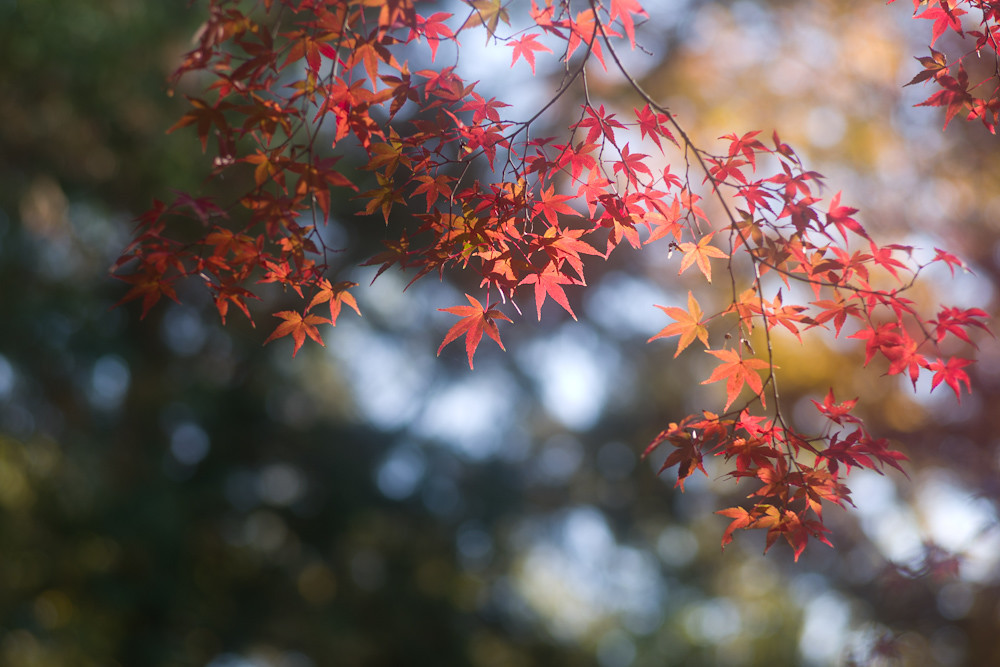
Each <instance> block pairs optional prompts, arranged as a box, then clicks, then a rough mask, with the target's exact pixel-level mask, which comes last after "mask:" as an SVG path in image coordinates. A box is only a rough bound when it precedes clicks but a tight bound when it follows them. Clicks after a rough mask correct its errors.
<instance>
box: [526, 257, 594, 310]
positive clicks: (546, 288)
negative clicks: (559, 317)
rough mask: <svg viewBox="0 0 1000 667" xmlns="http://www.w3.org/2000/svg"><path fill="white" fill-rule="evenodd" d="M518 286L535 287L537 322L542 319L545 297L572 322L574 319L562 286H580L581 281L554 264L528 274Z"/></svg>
mask: <svg viewBox="0 0 1000 667" xmlns="http://www.w3.org/2000/svg"><path fill="white" fill-rule="evenodd" d="M519 284H521V285H532V284H533V285H534V286H535V306H536V309H537V311H538V319H539V320H540V319H542V304H543V303H545V297H546V296H551V297H552V298H553V299H554V300H555V302H556V303H558V304H559V305H560V306H562V307H563V308H564V309H565V310H566V312H567V313H569V314H570V315H571V316H572V317H573V319H574V320H575V319H576V313H574V312H573V309H572V308H570V306H569V299H567V298H566V292H564V291H563V288H562V285H582V284H583V281H581V280H577V279H576V278H573V277H572V276H568V275H566V274H565V273H563V272H561V271H560V270H559V267H558V266H557V265H556V263H555V262H549V263H548V264H546V265H545V268H544V269H543V270H541V271H538V272H535V273H529V274H528V275H526V276H525V277H524V279H523V280H522V281H521V282H520V283H519Z"/></svg>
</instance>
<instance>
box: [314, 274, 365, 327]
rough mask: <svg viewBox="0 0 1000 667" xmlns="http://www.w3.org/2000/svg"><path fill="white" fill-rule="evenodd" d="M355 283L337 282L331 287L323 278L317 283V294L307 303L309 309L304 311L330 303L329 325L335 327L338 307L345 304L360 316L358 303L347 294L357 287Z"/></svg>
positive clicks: (338, 313)
mask: <svg viewBox="0 0 1000 667" xmlns="http://www.w3.org/2000/svg"><path fill="white" fill-rule="evenodd" d="M357 285H358V284H357V283H352V282H350V281H346V280H345V281H343V282H339V283H337V284H336V285H331V284H330V281H329V280H327V279H326V278H323V279H322V280H320V281H319V288H320V289H319V292H317V293H316V296H314V297H313V298H312V301H310V302H309V307H308V308H306V310H312V308H313V306H316V305H318V304H321V303H325V302H327V301H329V302H330V324H332V325H334V326H337V317H338V316H339V315H340V307H341V306H342V305H344V304H345V303H346V304H347V305H348V306H350V307H351V308H353V309H354V312H356V313H357V314H358V315H360V314H361V309H360V308H358V302H357V301H355V299H354V295H353V294H351V293H350V292H348V291H347V290H349V289H350V288H352V287H357Z"/></svg>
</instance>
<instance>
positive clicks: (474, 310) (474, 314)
mask: <svg viewBox="0 0 1000 667" xmlns="http://www.w3.org/2000/svg"><path fill="white" fill-rule="evenodd" d="M465 298H466V299H468V300H469V303H470V304H472V305H471V306H454V307H452V308H438V310H440V311H442V312H445V313H451V314H452V315H458V316H459V317H461V318H462V319H460V320H459V321H458V322H456V323H455V325H454V326H453V327H452V328H451V329H449V330H448V333H447V334H445V337H444V340H443V341H442V342H441V346H440V347H439V348H438V351H437V353H438V356H440V355H441V350H443V349H444V346H445V345H447V344H448V343H450V342H452V341H453V340H455V339H456V338H458V337H459V336H461V335H462V334H465V351H466V353H467V354H468V355H469V368H473V366H472V357H473V356H474V355H475V354H476V348H477V347H479V341H481V340H482V339H483V334H484V333H485V334H486V335H487V336H489V337H490V338H492V339H493V340H494V341H496V344H497V345H499V346H500V349H501V350H504V351H506V349H505V348H504V346H503V343H502V342H501V341H500V330H499V329H497V324H496V322H494V320H506V321H508V322H511V321H512V320H511V319H510V318H509V317H507V316H506V315H504V314H503V313H501V312H500V311H499V310H497V309H496V308H489V309H486V308H484V307H483V305H482V304H481V303H479V301H477V300H476V299H474V298H472V297H471V296H469V295H468V294H466V295H465Z"/></svg>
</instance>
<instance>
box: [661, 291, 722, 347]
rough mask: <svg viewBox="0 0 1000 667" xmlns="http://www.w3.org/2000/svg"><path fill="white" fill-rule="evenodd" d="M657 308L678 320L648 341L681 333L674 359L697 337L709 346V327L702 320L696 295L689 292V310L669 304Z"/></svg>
mask: <svg viewBox="0 0 1000 667" xmlns="http://www.w3.org/2000/svg"><path fill="white" fill-rule="evenodd" d="M657 308H659V309H660V310H662V311H663V312H665V313H666V314H667V315H669V316H670V317H672V318H674V319H675V320H677V321H676V322H674V323H673V324H669V325H667V326H665V327H664V328H663V329H661V330H660V332H659V333H658V334H656V335H655V336H653V337H652V338H650V339H649V340H648V341H646V342H647V343H649V342H652V341H654V340H656V339H657V338H666V337H668V336H676V335H677V334H680V337H681V339H680V340H679V341H678V342H677V352H675V353H674V359H676V358H677V357H678V356H680V353H681V352H683V351H684V348H686V347H687V346H688V345H690V344H691V343H693V342H694V339H695V338H697V339H698V340H700V341H701V342H702V343H703V344H704V345H705V347H709V344H708V329H707V328H706V327H705V325H704V324H702V322H701V315H702V313H701V306H699V305H698V300H697V299H695V298H694V295H693V294H692V293H691V292H690V291H689V292H688V309H687V310H684V309H683V308H673V307H669V306H657Z"/></svg>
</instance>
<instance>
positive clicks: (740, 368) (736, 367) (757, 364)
mask: <svg viewBox="0 0 1000 667" xmlns="http://www.w3.org/2000/svg"><path fill="white" fill-rule="evenodd" d="M705 351H706V352H708V353H709V354H711V355H715V356H716V357H718V358H719V359H722V363H721V364H719V365H718V366H716V367H715V370H713V371H712V374H711V375H710V376H709V378H708V379H707V380H705V381H704V382H702V384H710V383H712V382H718V381H720V380H725V381H726V410H728V409H729V406H730V405H732V404H733V401H735V400H736V397H737V396H739V393H740V390H741V389H743V385H744V384H746V385H748V386H749V387H750V389H752V390H753V391H754V393H755V394H757V395H758V396H760V398H761V403H763V402H764V394H763V391H764V383H763V381H762V380H761V379H760V375H758V374H757V370H756V369H758V368H760V369H764V368H771V364H769V363H768V362H766V361H764V360H763V359H754V358H750V359H743V358H742V357H740V353H739V352H737V351H736V350H705ZM775 368H777V366H775Z"/></svg>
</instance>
